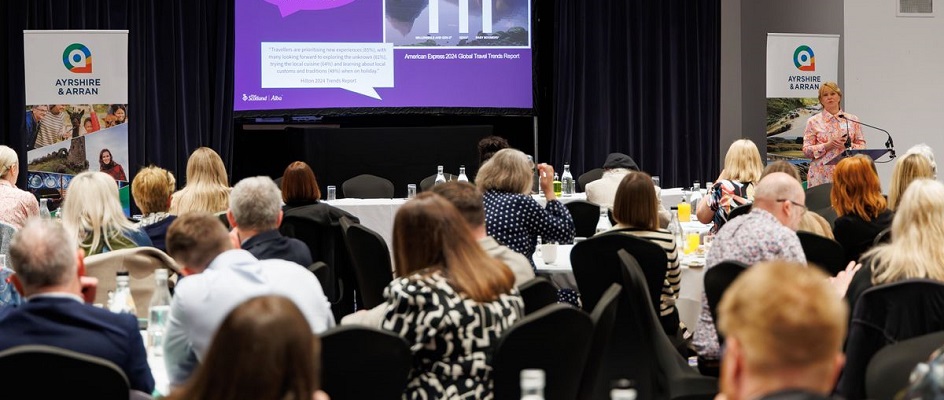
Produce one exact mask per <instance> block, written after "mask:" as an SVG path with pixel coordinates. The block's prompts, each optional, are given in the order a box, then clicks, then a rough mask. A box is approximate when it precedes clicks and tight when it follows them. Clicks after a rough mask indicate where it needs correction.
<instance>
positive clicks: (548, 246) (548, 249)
mask: <svg viewBox="0 0 944 400" xmlns="http://www.w3.org/2000/svg"><path fill="white" fill-rule="evenodd" d="M541 258H542V259H543V260H544V263H545V264H553V263H554V262H556V261H557V243H545V244H542V245H541Z"/></svg>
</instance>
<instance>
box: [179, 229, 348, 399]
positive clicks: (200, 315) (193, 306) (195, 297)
mask: <svg viewBox="0 0 944 400" xmlns="http://www.w3.org/2000/svg"><path fill="white" fill-rule="evenodd" d="M167 252H168V254H170V256H171V257H173V258H174V260H176V261H177V263H178V264H179V265H180V266H181V267H182V268H183V269H184V273H185V274H186V275H188V276H187V277H186V278H184V279H181V280H180V281H178V283H177V287H176V289H175V291H174V298H173V300H172V301H171V310H170V316H169V318H168V322H167V332H166V336H165V341H164V361H165V362H166V364H167V373H168V377H169V378H170V383H171V384H173V385H179V384H181V383H183V382H184V381H186V380H187V378H188V377H190V374H191V372H192V371H193V369H194V368H195V364H196V361H198V360H204V359H205V358H204V357H205V356H206V353H207V350H208V349H209V348H210V344H211V343H210V341H211V339H212V337H213V334H214V332H216V330H217V328H218V327H219V326H220V324H221V323H222V322H223V319H224V318H225V317H226V315H227V314H229V313H230V311H232V310H233V308H235V307H236V306H238V305H239V304H240V303H242V302H244V301H246V300H247V299H250V298H253V297H256V296H261V295H282V296H286V297H288V298H289V299H292V301H293V302H295V305H296V306H298V308H299V309H300V310H301V311H302V314H303V315H305V319H307V320H308V324H309V325H310V326H311V330H312V331H313V332H314V333H320V332H323V331H324V330H326V329H328V328H330V327H332V326H334V316H333V315H332V314H331V305H330V304H329V303H328V301H327V299H326V298H325V295H324V292H322V290H321V284H320V283H318V279H317V278H315V276H314V275H312V273H311V272H308V270H307V269H305V268H304V267H302V266H300V265H298V264H295V263H291V262H288V261H283V260H275V259H273V260H262V261H260V260H258V259H256V258H255V257H253V256H252V254H250V253H249V252H248V251H245V250H242V249H234V245H233V243H232V242H231V241H230V236H229V234H228V232H226V228H225V227H224V226H223V224H222V223H221V222H220V220H219V219H218V218H216V217H215V216H213V215H211V214H207V213H200V212H194V213H186V214H183V215H181V216H179V217H177V220H176V221H174V222H173V223H172V224H171V225H170V228H169V229H168V230H167ZM242 350H244V349H231V351H236V352H240V351H242Z"/></svg>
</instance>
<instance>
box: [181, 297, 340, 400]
mask: <svg viewBox="0 0 944 400" xmlns="http://www.w3.org/2000/svg"><path fill="white" fill-rule="evenodd" d="M320 370H321V341H320V340H319V339H318V337H317V336H315V335H312V334H311V327H310V326H309V325H308V322H306V321H305V316H304V315H302V312H301V311H300V310H299V309H298V307H296V306H295V304H294V303H292V301H291V300H289V299H287V298H285V297H281V296H260V297H255V298H252V299H249V300H247V301H246V302H244V303H242V304H240V305H239V306H237V307H236V308H235V309H233V311H232V312H230V313H229V315H227V316H226V319H224V320H223V323H222V324H221V325H220V329H219V330H218V331H217V332H216V334H215V335H214V336H213V344H211V345H210V349H209V351H207V354H206V357H205V358H204V362H203V364H202V365H201V366H200V367H199V368H197V370H196V371H195V372H194V376H193V379H191V380H190V381H189V382H187V384H186V385H185V386H184V387H182V388H180V390H178V391H176V392H174V393H173V394H172V395H171V396H169V397H168V399H169V400H190V399H218V400H238V399H297V400H310V399H314V400H327V398H328V397H327V395H326V394H325V393H324V392H322V391H321V390H319V378H320Z"/></svg>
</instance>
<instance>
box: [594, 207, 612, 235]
mask: <svg viewBox="0 0 944 400" xmlns="http://www.w3.org/2000/svg"><path fill="white" fill-rule="evenodd" d="M612 227H613V224H611V223H610V216H609V215H608V214H607V208H606V207H600V220H599V221H597V230H596V231H597V233H600V232H604V231H607V230H609V229H610V228H612Z"/></svg>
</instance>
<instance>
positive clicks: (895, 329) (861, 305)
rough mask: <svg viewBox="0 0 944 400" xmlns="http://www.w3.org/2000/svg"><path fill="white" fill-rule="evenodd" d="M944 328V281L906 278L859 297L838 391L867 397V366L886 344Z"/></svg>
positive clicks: (873, 289) (848, 394) (848, 338)
mask: <svg viewBox="0 0 944 400" xmlns="http://www.w3.org/2000/svg"><path fill="white" fill-rule="evenodd" d="M940 331H944V283H941V282H938V281H934V280H929V279H906V280H903V281H898V282H894V283H888V284H884V285H880V286H876V287H873V288H871V289H868V290H866V291H865V292H863V293H862V294H861V295H860V296H859V299H858V300H857V301H856V305H855V311H853V313H852V323H851V324H850V326H849V335H848V336H847V339H846V349H845V351H846V365H845V368H844V369H843V372H842V376H841V377H840V378H839V384H838V385H837V386H836V392H837V393H838V394H840V395H842V396H843V397H845V398H847V399H862V398H865V378H866V368H867V367H868V364H869V362H870V361H871V360H872V357H873V356H874V355H875V354H876V353H878V351H879V350H881V349H882V348H883V347H885V346H888V345H891V344H894V343H897V342H899V341H902V340H906V339H911V338H914V337H918V336H921V335H925V334H929V333H934V332H940Z"/></svg>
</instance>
